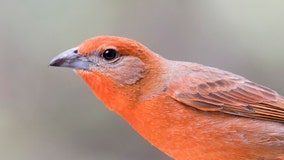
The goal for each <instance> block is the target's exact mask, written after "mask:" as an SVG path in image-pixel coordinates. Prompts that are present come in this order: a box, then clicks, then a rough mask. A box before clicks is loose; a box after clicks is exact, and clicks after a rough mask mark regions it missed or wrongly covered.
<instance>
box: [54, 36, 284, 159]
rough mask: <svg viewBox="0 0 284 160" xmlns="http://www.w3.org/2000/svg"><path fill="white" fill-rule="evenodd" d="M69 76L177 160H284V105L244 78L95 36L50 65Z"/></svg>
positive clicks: (283, 100)
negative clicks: (74, 75) (71, 71)
mask: <svg viewBox="0 0 284 160" xmlns="http://www.w3.org/2000/svg"><path fill="white" fill-rule="evenodd" d="M49 65H50V66H58V67H69V68H74V69H75V71H76V72H77V74H78V75H79V76H81V77H82V78H83V79H84V80H85V81H86V83H87V84H88V85H89V87H90V88H91V89H92V91H93V92H94V94H95V95H96V96H97V97H98V98H99V99H100V100H101V101H103V103H104V104H105V105H106V106H107V107H108V108H109V109H110V110H113V111H115V112H116V113H118V114H119V115H120V116H122V117H123V118H124V119H125V120H126V121H127V122H128V123H129V124H130V125H131V126H132V127H133V128H134V129H135V130H136V131H137V132H138V133H140V134H141V135H142V136H143V137H144V138H145V139H146V140H148V141H149V142H150V143H151V144H153V145H154V146H156V147H157V148H159V149H160V150H161V151H163V152H164V153H166V154H167V155H169V156H170V157H172V158H174V159H177V160H284V98H283V97H282V96H280V95H279V94H278V93H277V92H275V91H273V90H271V89H269V88H267V87H264V86H262V85H259V84H257V83H254V82H252V81H249V80H247V79H245V78H244V77H241V76H238V75H235V74H233V73H230V72H226V71H223V70H220V69H217V68H212V67H207V66H204V65H200V64H196V63H191V62H179V61H171V60H167V59H165V58H163V57H161V56H159V55H158V54H155V53H154V52H152V51H151V50H149V49H148V48H147V47H145V46H143V45H142V44H140V43H138V42H136V41H134V40H131V39H127V38H122V37H115V36H99V37H95V38H91V39H88V40H86V41H85V42H83V43H82V44H80V45H79V46H78V47H76V48H72V49H69V50H67V51H65V52H63V53H61V54H60V55H58V56H57V57H55V58H54V59H53V60H52V61H51V62H50V64H49Z"/></svg>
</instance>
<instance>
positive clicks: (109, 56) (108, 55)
mask: <svg viewBox="0 0 284 160" xmlns="http://www.w3.org/2000/svg"><path fill="white" fill-rule="evenodd" d="M102 57H103V58H104V59H105V60H107V61H111V60H114V59H115V58H117V57H118V53H117V51H116V50H114V49H106V50H105V51H104V52H103V54H102Z"/></svg>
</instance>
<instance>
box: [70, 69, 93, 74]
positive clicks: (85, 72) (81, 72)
mask: <svg viewBox="0 0 284 160" xmlns="http://www.w3.org/2000/svg"><path fill="white" fill-rule="evenodd" d="M73 71H74V72H75V73H76V74H78V75H85V74H90V73H92V72H91V71H89V70H87V69H73Z"/></svg>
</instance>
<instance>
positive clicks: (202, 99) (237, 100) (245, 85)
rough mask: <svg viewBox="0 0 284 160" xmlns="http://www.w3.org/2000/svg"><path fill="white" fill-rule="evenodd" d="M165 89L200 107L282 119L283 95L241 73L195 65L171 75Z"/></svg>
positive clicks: (247, 115)
mask: <svg viewBox="0 0 284 160" xmlns="http://www.w3.org/2000/svg"><path fill="white" fill-rule="evenodd" d="M167 93H168V94H169V95H170V96H171V97H172V98H174V99H175V100H177V101H179V102H181V103H183V104H185V105H188V106H191V107H194V108H197V109H199V110H202V111H218V112H223V113H228V114H233V115H238V116H244V117H250V118H258V119H266V120H272V121H278V122H282V123H284V98H283V97H282V96H280V95H279V94H278V93H277V92H275V91H273V90H271V89H269V88H266V87H264V86H262V85H259V84H256V83H254V82H251V81H249V80H247V79H245V78H243V77H241V76H238V75H235V74H233V73H230V72H226V71H222V70H219V69H216V68H211V67H205V66H202V67H200V66H195V67H192V68H191V69H190V70H189V72H187V74H186V76H183V77H181V78H176V79H174V80H173V81H172V82H171V83H170V86H169V87H168V90H167Z"/></svg>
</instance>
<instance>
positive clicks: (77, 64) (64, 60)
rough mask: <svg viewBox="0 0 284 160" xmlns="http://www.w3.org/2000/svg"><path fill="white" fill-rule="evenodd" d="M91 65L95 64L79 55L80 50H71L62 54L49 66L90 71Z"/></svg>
mask: <svg viewBox="0 0 284 160" xmlns="http://www.w3.org/2000/svg"><path fill="white" fill-rule="evenodd" d="M91 64H93V62H92V61H90V60H89V59H88V57H87V56H83V55H81V54H78V48H71V49H69V50H67V51H65V52H63V53H60V54H59V55H57V56H56V57H54V58H53V59H52V60H51V61H50V62H49V66H55V67H67V68H74V69H89V68H90V65H91Z"/></svg>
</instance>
